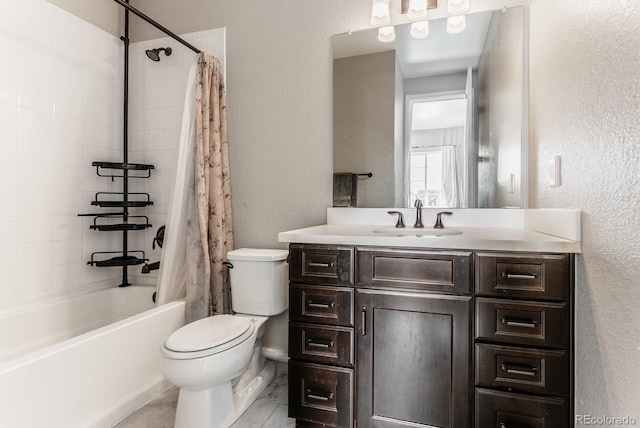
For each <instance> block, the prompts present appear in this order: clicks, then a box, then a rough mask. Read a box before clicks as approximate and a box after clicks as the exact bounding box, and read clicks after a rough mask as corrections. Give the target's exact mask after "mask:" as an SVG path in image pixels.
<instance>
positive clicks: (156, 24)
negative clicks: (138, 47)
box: [113, 0, 200, 53]
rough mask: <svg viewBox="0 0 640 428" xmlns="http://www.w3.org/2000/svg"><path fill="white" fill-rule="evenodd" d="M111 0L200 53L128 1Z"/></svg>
mask: <svg viewBox="0 0 640 428" xmlns="http://www.w3.org/2000/svg"><path fill="white" fill-rule="evenodd" d="M113 1H114V2H116V3H118V4H119V5H120V6H122V7H124V8H125V9H127V10H128V11H129V12H131V13H133V14H134V15H136V16H138V17H139V18H141V19H143V20H145V21H147V22H148V23H149V24H151V25H153V26H154V27H156V28H157V29H158V30H160V31H162V32H163V33H165V34H167V35H168V36H171V37H172V38H174V39H176V40H177V41H178V42H180V43H182V44H183V45H185V46H186V47H188V48H189V49H191V50H192V51H194V52H195V53H200V49H197V48H196V47H195V46H193V45H192V44H191V43H189V42H187V41H186V40H184V39H183V38H181V37H180V36H178V35H177V34H175V33H173V32H172V31H170V30H168V29H167V28H165V27H163V26H162V25H161V24H159V23H158V22H156V21H154V20H153V19H151V18H149V17H148V16H147V15H145V14H144V13H142V12H140V11H139V10H138V9H136V8H135V7H133V6H131V5H130V4H129V3H127V2H125V1H124V0H113Z"/></svg>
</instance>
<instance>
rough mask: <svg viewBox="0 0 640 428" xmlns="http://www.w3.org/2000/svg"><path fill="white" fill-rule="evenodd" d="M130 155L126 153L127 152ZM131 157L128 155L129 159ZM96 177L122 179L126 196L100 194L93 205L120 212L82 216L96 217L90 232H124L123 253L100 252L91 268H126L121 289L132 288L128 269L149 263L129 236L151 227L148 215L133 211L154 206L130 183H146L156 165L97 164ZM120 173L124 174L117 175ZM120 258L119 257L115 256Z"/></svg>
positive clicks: (123, 272) (92, 258) (93, 260)
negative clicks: (131, 189)
mask: <svg viewBox="0 0 640 428" xmlns="http://www.w3.org/2000/svg"><path fill="white" fill-rule="evenodd" d="M125 153H126V152H125ZM126 158H127V155H126V154H125V159H126ZM91 165H92V166H95V167H96V174H97V175H98V176H100V177H108V178H111V180H112V181H114V180H115V179H116V178H118V179H122V192H97V193H96V194H95V197H94V200H93V201H91V205H94V206H97V207H101V208H121V209H122V211H119V212H107V213H97V214H96V213H92V214H79V215H80V216H91V217H93V224H92V225H91V226H89V228H90V229H93V230H97V231H101V232H122V251H96V252H94V253H92V254H91V259H90V260H89V261H88V262H87V264H89V265H91V266H96V267H114V266H115V267H117V266H120V267H122V283H121V284H120V287H127V286H129V285H131V283H129V282H128V278H127V277H128V271H127V267H128V266H134V265H140V264H143V263H144V262H146V261H148V260H149V259H147V258H146V256H145V253H144V251H142V250H129V248H128V233H129V232H131V231H137V230H145V229H148V228H150V227H151V224H150V223H149V218H148V217H147V216H146V215H133V214H131V213H130V209H131V208H143V207H148V206H150V205H153V201H151V198H150V196H149V194H148V193H141V192H129V180H130V179H145V178H149V177H150V176H151V170H152V169H154V166H153V165H149V164H140V163H128V162H123V163H118V162H101V161H96V162H93V163H92V164H91ZM116 171H120V172H116ZM115 254H117V255H115Z"/></svg>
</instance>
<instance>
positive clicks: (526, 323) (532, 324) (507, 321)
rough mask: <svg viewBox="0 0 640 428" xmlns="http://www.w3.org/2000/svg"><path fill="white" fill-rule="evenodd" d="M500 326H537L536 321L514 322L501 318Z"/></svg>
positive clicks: (513, 320)
mask: <svg viewBox="0 0 640 428" xmlns="http://www.w3.org/2000/svg"><path fill="white" fill-rule="evenodd" d="M502 324H506V325H508V326H509V327H525V328H536V327H537V326H538V322H537V321H527V320H515V319H511V318H502Z"/></svg>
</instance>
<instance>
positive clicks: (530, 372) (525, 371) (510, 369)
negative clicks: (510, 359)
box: [500, 363, 538, 376]
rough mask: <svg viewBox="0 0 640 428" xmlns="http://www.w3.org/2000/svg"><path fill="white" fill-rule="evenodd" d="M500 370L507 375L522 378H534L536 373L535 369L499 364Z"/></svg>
mask: <svg viewBox="0 0 640 428" xmlns="http://www.w3.org/2000/svg"><path fill="white" fill-rule="evenodd" d="M500 368H501V369H502V371H505V372H507V373H509V374H517V375H523V376H535V375H536V374H537V371H538V369H537V368H536V367H519V366H509V365H507V364H505V363H502V364H500Z"/></svg>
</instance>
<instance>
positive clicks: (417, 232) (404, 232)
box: [373, 227, 462, 236]
mask: <svg viewBox="0 0 640 428" xmlns="http://www.w3.org/2000/svg"><path fill="white" fill-rule="evenodd" d="M373 233H379V234H381V235H389V236H447V235H460V234H462V231H460V230H456V229H418V228H413V227H407V228H396V227H383V228H380V229H374V230H373Z"/></svg>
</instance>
